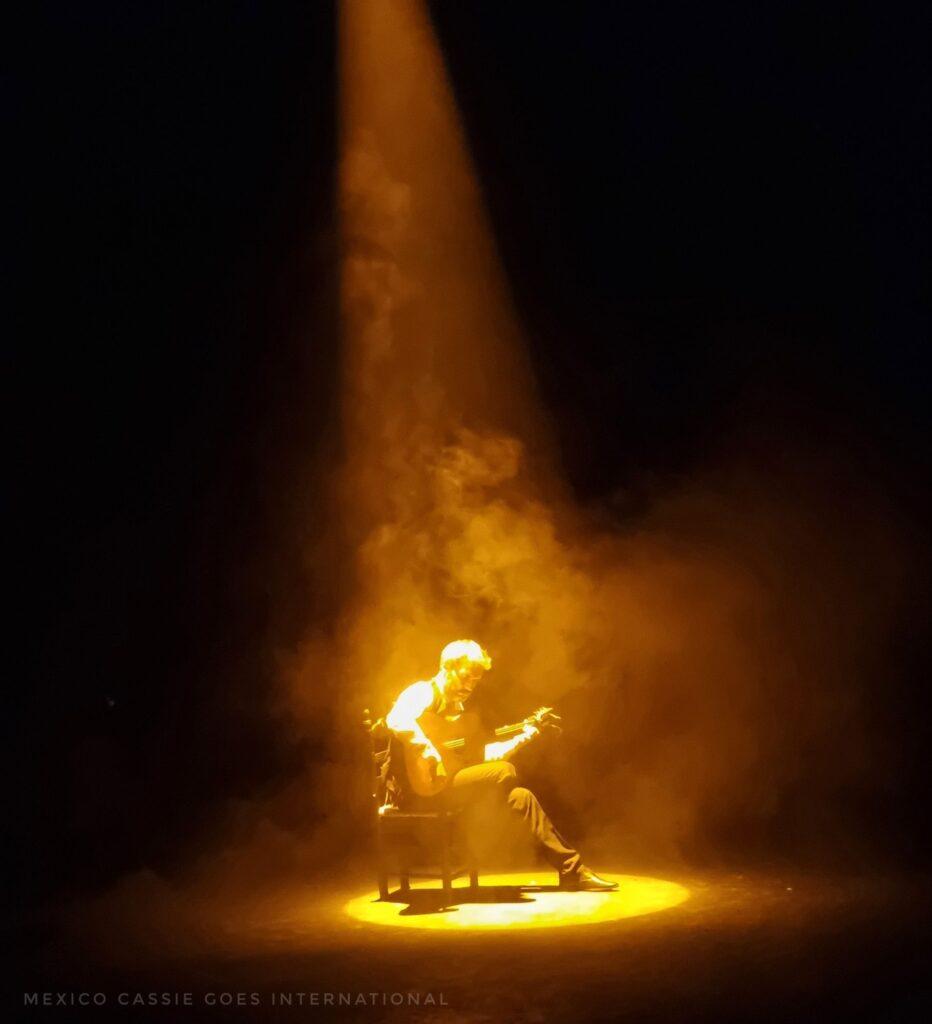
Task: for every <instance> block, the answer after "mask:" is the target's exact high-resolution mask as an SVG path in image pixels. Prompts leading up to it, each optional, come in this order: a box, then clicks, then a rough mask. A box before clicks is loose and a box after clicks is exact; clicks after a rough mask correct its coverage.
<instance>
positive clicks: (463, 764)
mask: <svg viewBox="0 0 932 1024" xmlns="http://www.w3.org/2000/svg"><path fill="white" fill-rule="evenodd" d="M491 665H492V659H491V658H490V657H489V656H488V654H487V653H486V652H485V651H484V650H483V649H482V648H481V647H480V646H479V645H478V644H477V643H476V642H475V641H473V640H455V641H454V642H453V643H450V644H447V646H446V647H444V649H443V651H442V652H441V655H440V671H439V672H438V673H437V675H435V676H434V677H433V679H429V680H426V681H423V682H418V683H412V684H411V685H410V686H408V687H407V688H406V689H405V690H403V691H402V692H401V694H399V696H398V698H397V700H396V701H395V703H394V705H393V706H392V709H391V711H390V712H389V713H388V715H387V716H386V718H385V724H386V725H387V726H388V728H389V729H391V731H392V732H393V733H394V735H395V736H396V737H397V738H398V740H399V741H400V742H401V744H402V747H403V749H404V750H405V763H406V764H407V766H408V767H407V770H405V769H399V768H398V767H397V766H395V765H392V772H393V773H394V774H395V776H396V779H397V787H396V788H398V789H400V790H402V791H403V792H406V793H410V792H412V791H413V793H415V794H419V795H417V796H415V797H413V798H409V799H412V800H413V802H416V803H417V804H418V805H419V806H421V807H427V808H429V807H434V806H443V807H465V806H470V805H473V804H476V803H477V802H478V801H480V800H481V799H483V798H485V797H489V796H491V797H492V798H497V799H500V800H502V801H504V802H505V803H506V804H507V806H508V807H509V808H510V809H511V811H513V812H514V813H515V814H516V815H518V816H519V817H520V818H521V819H522V820H523V821H524V822H525V824H526V826H527V828H528V830H529V831H530V833H531V834H532V835H533V836H534V838H535V839H536V840H537V842H538V843H539V844H540V846H541V849H542V851H543V853H544V856H545V857H546V858H547V860H548V861H549V862H550V863H551V864H552V865H553V866H554V867H555V868H556V869H557V871H558V872H559V874H560V887H561V888H563V889H585V890H591V891H594V892H606V891H609V890H612V889H617V888H618V886H617V883H615V882H608V881H606V880H605V879H603V878H599V877H598V875H596V874H594V873H593V872H592V871H591V870H590V869H589V868H587V867H586V866H585V865H584V864H582V862H581V858H580V856H579V853H578V852H577V851H576V850H574V849H572V848H571V847H570V846H568V845H567V843H566V841H565V840H564V839H563V837H562V836H561V835H560V833H559V832H558V831H557V830H556V828H555V827H554V825H553V822H552V821H551V820H550V818H549V817H548V816H547V813H546V812H545V811H544V809H543V807H541V805H540V801H538V799H537V797H536V796H534V794H533V793H532V792H530V790H528V789H525V788H524V787H523V786H519V785H518V783H517V774H516V772H515V768H514V765H512V764H511V763H509V761H510V758H511V757H512V756H513V755H514V753H515V752H516V751H517V750H519V749H520V748H521V747H523V746H524V745H525V744H527V743H529V742H530V741H531V740H532V739H533V738H534V737H535V736H537V735H538V734H539V732H540V727H539V725H538V724H534V722H533V721H532V720H528V721H527V722H526V723H525V724H524V725H523V728H522V729H521V730H520V731H519V732H517V734H516V735H514V736H513V737H512V738H510V739H507V740H502V741H500V742H493V743H488V744H486V745H485V746H484V748H480V749H479V750H478V751H477V753H475V754H474V755H473V758H472V759H471V760H473V761H475V762H478V763H468V761H469V760H470V758H469V757H468V755H467V756H466V757H463V755H462V752H461V751H460V752H458V754H457V755H454V754H453V753H452V752H448V751H447V750H446V748H444V752H443V753H441V750H440V747H442V746H443V742H442V739H441V737H442V735H443V734H444V731H445V730H449V734H450V736H451V737H452V736H453V735H455V734H456V732H457V724H461V725H463V726H465V724H466V723H465V719H464V718H463V715H464V704H465V703H466V701H468V700H469V697H470V695H471V694H472V691H473V689H474V688H475V686H476V684H477V683H478V682H479V680H480V679H481V677H482V674H483V672H485V671H486V670H487V669H489V668H491ZM460 731H464V730H463V729H461V730H460ZM428 733H430V734H432V735H433V737H434V738H433V739H432V738H431V735H428ZM435 740H436V742H435ZM399 771H403V772H404V773H405V775H406V776H407V777H406V778H405V779H400V778H397V776H398V774H399ZM405 783H407V785H405Z"/></svg>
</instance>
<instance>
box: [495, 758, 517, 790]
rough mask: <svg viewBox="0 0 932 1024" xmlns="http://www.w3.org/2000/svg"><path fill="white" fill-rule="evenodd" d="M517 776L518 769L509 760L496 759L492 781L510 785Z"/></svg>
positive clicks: (501, 784)
mask: <svg viewBox="0 0 932 1024" xmlns="http://www.w3.org/2000/svg"><path fill="white" fill-rule="evenodd" d="M517 777H518V771H517V769H516V768H515V766H514V765H513V764H511V762H510V761H496V762H495V772H494V774H493V776H492V781H493V782H495V783H496V784H497V785H500V786H505V787H506V788H507V787H510V786H511V785H512V784H513V783H514V781H515V779H516V778H517Z"/></svg>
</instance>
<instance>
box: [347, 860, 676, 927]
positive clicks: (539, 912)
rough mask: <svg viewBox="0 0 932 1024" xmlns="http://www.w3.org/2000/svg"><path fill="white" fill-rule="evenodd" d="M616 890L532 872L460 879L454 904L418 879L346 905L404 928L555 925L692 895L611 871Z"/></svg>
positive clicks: (363, 916)
mask: <svg viewBox="0 0 932 1024" xmlns="http://www.w3.org/2000/svg"><path fill="white" fill-rule="evenodd" d="M604 877H605V878H608V879H611V880H612V881H613V882H617V883H618V890H617V891H616V892H561V891H560V890H559V889H557V887H556V886H555V885H554V884H552V882H550V880H549V879H548V880H536V879H535V878H534V876H532V875H528V874H526V873H519V874H507V875H482V876H480V880H479V881H480V886H479V889H478V890H477V891H471V890H470V889H469V887H468V885H466V884H465V880H463V879H457V883H456V884H455V885H454V888H453V901H452V903H451V904H450V906H447V907H444V906H443V905H442V900H441V894H440V892H439V884H438V883H436V882H422V883H415V884H414V885H412V887H411V892H410V894H409V895H408V896H406V897H402V896H401V895H399V894H397V893H396V894H393V895H392V896H390V897H389V899H388V900H387V901H382V900H380V899H379V894H378V893H377V892H370V893H366V895H364V896H359V897H357V898H356V899H353V900H350V901H349V903H347V904H346V906H345V907H344V910H345V911H346V913H347V914H349V915H350V917H354V918H356V919H357V920H359V921H365V922H367V923H369V924H384V925H395V926H400V927H402V928H446V929H459V928H552V927H558V926H563V925H584V924H601V923H604V922H606V921H618V920H621V919H622V918H626V917H641V916H642V915H644V914H655V913H657V912H658V911H660V910H667V909H669V908H670V907H675V906H677V904H679V903H682V902H683V901H684V900H686V899H688V897H689V890H688V889H686V888H684V887H683V886H682V885H677V883H676V882H668V881H666V880H664V879H662V878H645V877H642V876H640V875H610V874H606V875H605V876H604Z"/></svg>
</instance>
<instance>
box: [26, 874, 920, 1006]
mask: <svg viewBox="0 0 932 1024" xmlns="http://www.w3.org/2000/svg"><path fill="white" fill-rule="evenodd" d="M606 873H607V874H609V875H610V877H613V878H616V879H617V880H618V881H619V882H620V889H619V891H618V892H617V893H611V894H605V893H560V892H556V891H553V888H552V884H553V881H554V879H553V878H552V877H551V876H550V875H548V874H547V873H546V872H544V873H540V872H527V873H511V874H508V875H507V876H483V879H482V893H481V894H480V895H479V897H478V898H477V897H476V896H475V895H472V896H470V894H469V893H468V892H467V891H466V890H460V889H458V890H457V894H456V895H457V899H456V900H455V902H454V904H453V906H451V907H448V908H441V907H440V906H439V905H438V902H437V901H436V898H435V897H434V896H432V895H431V894H430V893H423V892H422V891H419V892H415V893H414V894H413V896H412V898H411V899H410V900H408V901H404V900H397V899H393V900H392V901H390V902H388V903H382V902H379V901H378V900H377V899H376V898H375V897H376V894H375V893H374V892H373V891H372V879H371V878H369V877H365V876H361V877H359V878H358V879H357V880H355V881H353V880H349V881H346V882H340V883H339V884H333V885H330V886H327V887H312V886H291V887H288V888H280V889H277V890H268V889H267V890H266V891H265V892H264V893H261V894H260V893H254V894H253V897H252V898H251V899H248V900H245V899H239V900H237V901H232V900H231V899H230V898H229V897H224V896H223V895H222V894H220V893H219V892H213V893H210V892H206V891H200V892H198V893H194V892H192V891H180V890H177V889H173V888H171V887H168V886H166V885H165V884H164V883H162V882H161V881H160V880H158V879H157V878H155V877H154V876H146V875H140V876H137V877H136V878H134V879H128V880H127V881H126V882H125V883H124V884H123V886H121V887H120V888H119V889H117V890H116V891H114V892H112V893H110V894H108V895H107V896H105V897H102V898H99V899H97V900H93V901H85V902H84V903H83V904H82V905H80V906H79V907H73V908H71V909H70V910H69V912H68V913H67V914H64V915H63V914H61V913H59V914H57V915H55V916H54V918H48V919H45V920H44V921H41V922H40V921H37V922H36V923H35V928H34V930H33V933H32V942H31V943H30V944H22V945H21V946H20V954H21V955H20V963H19V965H18V973H19V975H20V980H19V981H18V982H17V988H18V989H19V990H20V992H19V994H18V996H17V994H16V993H14V999H16V998H19V1000H20V1006H21V1005H22V993H24V992H30V993H32V992H38V993H45V992H52V993H59V992H66V993H74V992H90V993H103V994H104V995H105V996H106V1003H105V1004H104V1005H102V1006H98V1007H96V1008H94V1009H90V1010H84V1011H82V1010H77V1009H76V1010H73V1011H72V1013H74V1014H75V1016H77V1015H79V1014H80V1013H84V1014H85V1016H83V1017H82V1019H95V1020H96V1019H98V1018H99V1017H100V1016H102V1015H104V1014H106V1015H107V1016H110V1015H115V1016H120V1017H121V1018H125V1019H128V1020H129V1019H131V1020H134V1021H139V1020H165V1021H184V1020H194V1019H200V1018H201V1017H202V1016H203V1017H205V1018H210V1019H219V1017H220V1016H223V1018H224V1019H232V1020H244V1021H246V1020H263V1019H276V1020H278V1019H287V1020H295V1021H298V1020H302V1019H305V1017H306V1015H308V1014H315V1015H316V1016H317V1017H318V1019H325V1020H330V1019H338V1020H357V1019H359V1020H368V1021H378V1020H392V1021H425V1022H426V1021H435V1020H437V1021H445V1022H447V1024H453V1022H456V1024H459V1022H476V1024H479V1022H498V1021H502V1022H505V1021H507V1022H512V1021H526V1022H529V1024H545V1022H551V1021H556V1022H561V1024H562V1022H564V1021H565V1022H570V1021H574V1022H575V1021H609V1020H652V1021H687V1022H688V1021H692V1020H716V1021H726V1020H749V1021H750V1020H754V1021H760V1020H793V1021H808V1020H827V1019H838V1018H839V1016H841V1018H842V1019H848V1020H861V1019H872V1020H890V1021H894V1020H909V1021H915V1020H918V1019H920V1017H923V1016H925V1009H926V1008H927V1006H926V1003H927V1001H928V999H929V994H930V989H929V984H928V981H927V979H928V977H929V966H930V965H929V960H928V946H927V944H926V938H927V925H926V922H927V920H928V908H929V900H928V896H929V887H928V885H927V884H926V882H925V881H924V880H917V879H914V878H905V877H901V878H889V877H888V878H883V877H868V876H864V877H857V878H854V877H848V878H838V877H830V876H823V875H817V874H808V875H800V874H793V875H790V874H788V873H782V872H771V873H766V874H753V875H752V874H702V875H700V874H690V873H669V872H668V873H663V872H657V873H649V874H648V873H644V874H638V875H632V874H628V873H619V874H612V873H611V872H606ZM461 884H462V883H461ZM186 993H189V994H190V1005H185V1004H184V1002H183V1001H182V1002H181V1003H178V1002H177V1000H178V999H179V998H182V999H183V998H185V994H186ZM137 994H142V995H143V996H145V998H146V999H150V998H152V996H157V997H160V998H162V999H165V998H167V997H172V998H174V999H175V1000H176V1003H175V1005H173V1006H171V1005H169V1006H162V1005H157V1006H155V1007H150V1006H147V1005H145V1004H144V1003H143V1004H140V1003H139V1002H138V1001H137V1003H136V1005H135V1006H133V1005H132V1000H133V999H134V998H135V997H136V995H137ZM328 994H329V996H330V999H329V1000H328V999H327V998H326V997H327V995H328ZM126 998H128V1000H129V1001H130V1005H128V1006H127V1005H123V1002H124V1000H125V999H126ZM399 1001H400V1002H399ZM289 1003H290V1005H289ZM223 1007H226V1008H225V1009H224V1008H223ZM28 1013H29V1017H30V1019H37V1018H38V1019H44V1018H45V1017H48V1018H49V1019H53V1020H58V1021H62V1020H65V1019H69V1020H70V1019H71V1016H70V1015H67V1016H66V1015H65V1014H64V1012H63V1011H62V1009H61V1008H58V1007H55V1006H54V1005H53V1006H52V1007H50V1008H48V1009H45V1010H43V1009H42V1007H41V1005H40V1006H37V1007H31V1008H29V1009H28ZM86 1014H91V1015H92V1016H87V1015H86Z"/></svg>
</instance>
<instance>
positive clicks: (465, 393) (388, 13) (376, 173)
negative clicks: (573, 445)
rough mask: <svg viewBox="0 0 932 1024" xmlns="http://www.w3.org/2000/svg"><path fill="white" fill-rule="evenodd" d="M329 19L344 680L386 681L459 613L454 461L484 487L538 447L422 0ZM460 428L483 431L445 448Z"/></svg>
mask: <svg viewBox="0 0 932 1024" xmlns="http://www.w3.org/2000/svg"><path fill="white" fill-rule="evenodd" d="M339 32H340V47H339V53H340V131H341V139H340V150H341V158H340V171H339V201H340V233H341V245H342V253H341V310H342V325H343V352H344V359H343V383H342V388H343V426H344V439H345V449H344V451H345V460H344V466H343V473H342V476H341V478H340V487H341V495H340V500H341V509H342V517H341V521H342V523H343V525H344V528H345V529H346V531H347V534H348V537H349V540H350V543H351V545H352V546H353V548H354V549H355V550H356V552H357V555H358V558H359V564H358V565H357V570H358V582H357V587H356V598H357V607H356V610H355V612H354V613H352V614H351V616H350V619H351V621H350V622H348V623H347V626H346V628H345V630H343V633H342V635H343V636H344V637H345V638H346V642H347V649H348V650H349V651H350V652H351V653H350V655H349V657H348V659H347V661H348V665H347V670H348V671H349V672H350V673H351V674H352V676H353V678H356V679H358V678H362V677H365V678H366V679H367V680H369V685H370V686H375V687H377V688H378V687H380V686H382V687H384V689H385V695H386V696H388V693H389V690H390V689H391V688H395V689H397V687H398V685H399V683H401V682H403V681H404V680H405V679H406V678H410V675H409V674H410V673H411V672H416V671H419V670H420V667H421V666H423V665H425V664H431V663H432V662H433V660H434V659H435V657H436V651H437V650H439V648H440V647H442V646H443V644H444V643H446V642H447V640H449V639H450V637H451V636H456V635H459V634H461V633H463V632H464V630H465V631H467V632H468V631H469V629H470V627H471V626H472V625H473V623H472V622H469V621H466V622H464V621H462V618H461V617H459V616H462V614H463V613H462V609H463V607H465V606H466V604H468V601H469V600H470V599H471V596H472V595H469V594H466V595H463V594H462V593H461V592H459V593H454V590H456V587H459V590H460V591H462V585H461V584H458V583H457V584H453V585H451V584H450V582H449V580H448V579H445V575H444V574H445V571H446V570H445V566H444V559H448V555H447V554H446V553H445V552H449V551H450V550H451V549H452V548H453V547H454V546H455V536H454V535H462V534H463V531H464V530H465V529H466V525H467V524H464V522H463V521H456V520H455V515H453V514H450V515H448V514H447V512H446V510H445V509H444V508H440V506H441V505H442V504H443V502H444V501H446V502H447V503H448V505H449V506H450V507H452V506H453V505H454V504H455V503H456V502H455V497H456V489H457V487H459V486H460V484H461V481H460V479H459V477H464V478H465V477H469V479H470V480H471V481H473V482H475V481H477V480H479V481H480V482H481V483H482V485H483V486H485V487H487V492H486V495H485V496H484V497H483V501H491V500H493V499H494V498H495V496H496V492H495V489H494V488H495V486H496V480H498V481H504V480H508V479H511V478H512V477H513V476H514V468H513V467H514V464H516V463H517V460H518V455H517V452H518V451H519V450H520V448H521V446H522V445H524V446H529V447H531V448H532V449H534V450H535V451H536V452H537V453H541V452H542V451H543V452H546V450H548V449H549V445H547V444H541V443H540V442H541V440H542V439H543V437H544V435H545V429H544V427H543V421H542V418H541V417H540V415H539V413H538V407H537V401H536V396H535V390H534V385H533V378H532V374H531V372H530V370H529V364H528V360H527V354H526V351H525V348H524V345H523V340H522V336H521V332H520V329H519V326H518V323H517V319H516V317H515V315H514V311H513V307H512V303H511V301H510V298H509V291H508V287H507V282H506V280H505V276H504V274H503V271H502V268H501V265H500V261H499V258H498V256H497V252H496V247H495V243H494V240H493V236H492V232H491V229H490V224H489V219H488V216H487V214H486V210H485V207H484V204H483V199H482V193H481V189H480V187H479V184H478V181H477V176H476V173H475V170H474V167H473V164H472V161H471V159H470V155H469V151H468V146H467V143H466V140H465V136H464V132H463V129H462V126H461V124H460V119H459V117H458V114H457V109H456V105H455V102H454V98H453V93H452V90H451V87H450V83H449V81H448V79H447V75H446V72H445V68H444V62H443V58H442V54H441V51H440V48H439V45H438V42H437V40H436V38H435V35H434V32H433V29H432V26H431V23H430V19H429V17H428V14H427V12H426V8H425V5H424V3H423V2H422V0H342V2H341V5H340V16H339ZM464 428H465V429H466V430H467V431H470V432H471V433H469V434H468V436H469V437H471V438H477V437H478V438H484V439H486V440H485V441H482V442H478V441H477V442H475V443H476V444H477V445H480V447H481V444H485V445H486V447H485V448H482V449H481V450H480V451H479V452H478V454H477V453H476V452H475V451H473V450H470V449H469V448H468V445H467V446H466V447H465V448H461V449H457V451H458V452H459V454H457V455H456V456H454V457H451V456H450V455H449V453H450V450H451V445H452V446H453V447H454V448H456V445H457V444H458V443H459V442H458V440H457V439H458V438H460V439H461V438H462V437H463V436H464V435H463V433H462V431H463V429H464ZM489 438H491V439H492V440H491V441H489V440H488V439H489ZM515 438H520V439H521V444H518V442H517V441H515V440H514V439H515ZM498 442H500V443H498ZM496 444H497V445H498V446H497V447H496ZM509 446H510V447H509ZM443 453H446V454H443ZM444 459H446V468H445V469H441V470H440V471H439V472H438V466H439V465H440V463H441V462H443V460H444ZM440 478H443V479H442V481H441V484H438V479H440ZM441 486H442V487H445V488H446V489H445V490H444V492H443V495H442V496H441V497H440V498H438V493H439V491H438V488H440V487H441ZM489 488H491V489H489ZM451 496H452V497H451ZM461 519H462V517H461ZM463 598H465V600H461V599H463ZM458 601H459V609H457V602H458ZM366 650H368V651H378V652H379V653H378V660H377V661H376V659H375V658H373V659H372V661H370V662H367V661H366V656H365V654H363V653H358V652H364V651H366ZM381 679H384V680H385V682H384V684H382V683H381V682H380V680H381ZM370 692H371V691H370Z"/></svg>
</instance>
